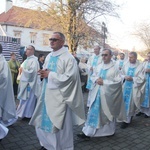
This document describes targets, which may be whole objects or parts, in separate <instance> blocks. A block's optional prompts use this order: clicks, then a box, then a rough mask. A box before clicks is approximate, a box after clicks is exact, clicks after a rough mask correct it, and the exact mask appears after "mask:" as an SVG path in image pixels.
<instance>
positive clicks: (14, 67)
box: [8, 53, 20, 96]
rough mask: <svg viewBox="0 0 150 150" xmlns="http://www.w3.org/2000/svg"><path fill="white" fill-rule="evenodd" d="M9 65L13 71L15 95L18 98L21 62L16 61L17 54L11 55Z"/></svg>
mask: <svg viewBox="0 0 150 150" xmlns="http://www.w3.org/2000/svg"><path fill="white" fill-rule="evenodd" d="M8 64H9V67H10V70H11V75H12V82H13V89H14V95H15V96H17V91H18V84H17V76H18V72H19V70H18V69H19V67H20V63H19V61H17V60H16V55H15V53H11V58H10V60H9V62H8Z"/></svg>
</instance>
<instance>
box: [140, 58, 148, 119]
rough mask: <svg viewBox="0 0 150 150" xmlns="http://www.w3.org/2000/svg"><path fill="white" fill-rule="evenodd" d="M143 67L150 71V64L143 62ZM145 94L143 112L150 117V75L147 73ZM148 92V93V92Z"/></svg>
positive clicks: (142, 105)
mask: <svg viewBox="0 0 150 150" xmlns="http://www.w3.org/2000/svg"><path fill="white" fill-rule="evenodd" d="M143 67H144V70H145V69H150V62H148V61H146V62H143ZM145 79H146V84H145V90H144V91H145V92H144V96H143V102H144V103H143V102H142V104H141V110H140V111H141V112H142V113H144V114H146V115H147V116H150V73H145ZM146 90H147V91H146Z"/></svg>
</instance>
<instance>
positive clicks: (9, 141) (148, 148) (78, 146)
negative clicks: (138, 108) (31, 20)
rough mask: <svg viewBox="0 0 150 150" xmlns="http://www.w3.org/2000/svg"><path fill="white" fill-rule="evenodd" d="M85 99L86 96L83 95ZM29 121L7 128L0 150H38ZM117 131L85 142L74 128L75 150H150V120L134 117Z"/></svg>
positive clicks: (36, 140)
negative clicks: (110, 135)
mask: <svg viewBox="0 0 150 150" xmlns="http://www.w3.org/2000/svg"><path fill="white" fill-rule="evenodd" d="M84 99H85V100H86V99H87V94H84ZM28 122H29V120H18V121H17V123H15V124H14V125H12V126H11V127H9V134H8V135H7V136H6V137H5V138H4V139H3V140H2V141H1V142H0V150H38V149H39V148H40V145H39V142H38V139H37V137H36V134H35V130H34V127H32V126H29V125H28ZM119 126H120V124H119V123H117V130H116V133H115V135H114V136H112V137H103V138H102V137H101V138H91V139H90V140H88V141H86V140H83V139H79V138H78V137H77V136H76V134H77V133H79V132H81V129H82V127H77V126H75V127H74V147H75V150H142V149H143V150H150V118H144V116H140V117H134V118H133V122H132V124H131V125H130V126H129V127H128V128H127V129H120V128H119Z"/></svg>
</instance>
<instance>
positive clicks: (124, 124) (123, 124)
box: [120, 122, 129, 129]
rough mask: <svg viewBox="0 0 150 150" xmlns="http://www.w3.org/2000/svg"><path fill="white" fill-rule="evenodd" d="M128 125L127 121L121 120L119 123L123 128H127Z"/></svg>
mask: <svg viewBox="0 0 150 150" xmlns="http://www.w3.org/2000/svg"><path fill="white" fill-rule="evenodd" d="M128 125H129V123H126V122H123V123H122V124H121V127H120V128H121V129H125V128H127V127H128Z"/></svg>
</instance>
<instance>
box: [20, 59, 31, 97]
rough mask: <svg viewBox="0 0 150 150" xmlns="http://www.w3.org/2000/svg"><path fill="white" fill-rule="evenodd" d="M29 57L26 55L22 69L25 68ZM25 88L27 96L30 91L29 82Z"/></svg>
mask: <svg viewBox="0 0 150 150" xmlns="http://www.w3.org/2000/svg"><path fill="white" fill-rule="evenodd" d="M30 58H31V57H27V59H26V60H25V61H24V64H23V68H24V69H27V63H28V60H29V59H30ZM26 90H27V98H29V96H30V92H31V87H30V85H29V83H28V85H27V87H26ZM18 99H20V98H18Z"/></svg>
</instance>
